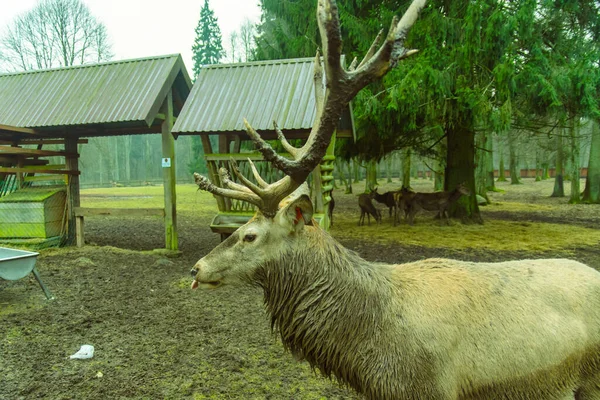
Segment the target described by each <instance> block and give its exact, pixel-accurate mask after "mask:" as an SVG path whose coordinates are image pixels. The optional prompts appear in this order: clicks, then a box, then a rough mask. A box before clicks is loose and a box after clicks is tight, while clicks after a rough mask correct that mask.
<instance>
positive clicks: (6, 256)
mask: <svg viewBox="0 0 600 400" xmlns="http://www.w3.org/2000/svg"><path fill="white" fill-rule="evenodd" d="M38 254H39V253H34V252H31V251H25V250H16V249H8V248H6V247H0V278H2V279H6V280H8V281H16V280H17V279H21V278H25V277H26V276H27V275H29V274H30V273H33V276H34V277H35V279H36V280H37V281H38V283H39V284H40V287H41V288H42V290H43V291H44V294H45V295H46V298H47V299H48V300H52V299H53V297H52V295H51V294H50V291H49V290H48V288H46V285H44V282H42V278H40V274H39V272H38V271H37V269H36V268H35V262H36V261H37V256H38Z"/></svg>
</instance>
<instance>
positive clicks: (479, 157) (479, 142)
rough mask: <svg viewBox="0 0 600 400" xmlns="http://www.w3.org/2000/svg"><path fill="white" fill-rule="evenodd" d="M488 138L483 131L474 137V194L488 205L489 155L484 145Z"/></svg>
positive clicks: (487, 134) (486, 133)
mask: <svg viewBox="0 0 600 400" xmlns="http://www.w3.org/2000/svg"><path fill="white" fill-rule="evenodd" d="M488 136H489V133H488V132H486V131H485V130H481V131H480V132H479V133H478V134H476V135H475V157H476V161H475V193H476V194H478V195H480V196H481V197H483V198H484V199H485V200H486V201H487V202H488V203H489V202H490V199H489V198H488V195H487V191H488V188H487V183H488V182H487V181H488V176H487V166H488V161H487V159H488V157H489V156H490V155H489V153H488V150H487V144H486V142H487V140H488Z"/></svg>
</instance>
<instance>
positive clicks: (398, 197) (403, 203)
mask: <svg viewBox="0 0 600 400" xmlns="http://www.w3.org/2000/svg"><path fill="white" fill-rule="evenodd" d="M415 194H416V193H415V192H414V191H413V190H412V189H410V188H407V187H405V186H403V187H402V189H400V190H398V191H397V192H394V202H395V203H396V208H395V210H396V211H395V213H394V226H395V225H397V224H399V223H400V217H401V216H402V218H404V219H405V220H406V219H407V218H408V205H409V204H410V201H411V199H412V198H413V196H414V195H415Z"/></svg>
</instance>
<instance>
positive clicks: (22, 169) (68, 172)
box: [0, 167, 81, 175]
mask: <svg viewBox="0 0 600 400" xmlns="http://www.w3.org/2000/svg"><path fill="white" fill-rule="evenodd" d="M0 172H6V173H9V174H17V173H38V174H55V175H79V174H80V173H81V172H80V171H71V170H68V169H44V168H27V167H16V168H10V167H0Z"/></svg>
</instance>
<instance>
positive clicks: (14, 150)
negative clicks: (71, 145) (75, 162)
mask: <svg viewBox="0 0 600 400" xmlns="http://www.w3.org/2000/svg"><path fill="white" fill-rule="evenodd" d="M75 148H77V143H75ZM0 154H16V155H21V156H41V157H52V156H56V157H79V155H78V154H77V153H76V152H75V153H72V152H69V151H52V150H37V149H23V148H21V147H9V146H0Z"/></svg>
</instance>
